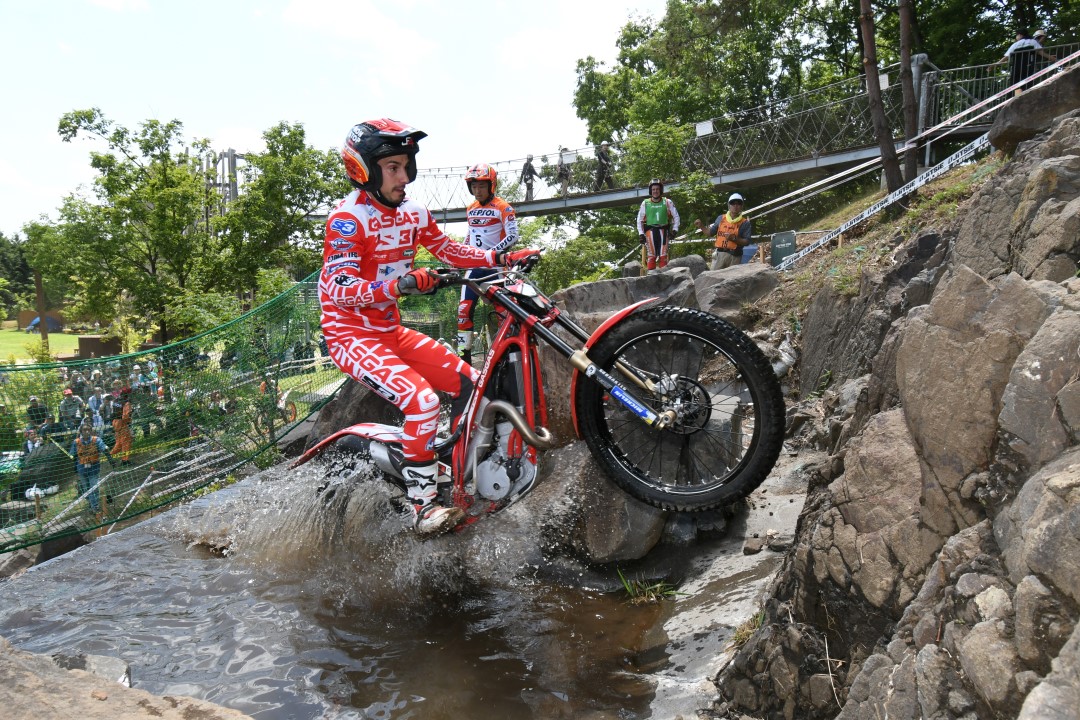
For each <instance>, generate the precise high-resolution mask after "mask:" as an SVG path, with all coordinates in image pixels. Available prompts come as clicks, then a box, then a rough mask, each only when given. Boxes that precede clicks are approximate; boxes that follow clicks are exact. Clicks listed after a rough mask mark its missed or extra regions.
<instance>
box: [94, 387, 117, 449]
mask: <svg viewBox="0 0 1080 720" xmlns="http://www.w3.org/2000/svg"><path fill="white" fill-rule="evenodd" d="M115 409H116V401H115V400H113V397H112V395H105V396H103V397H102V398H101V407H100V408H98V415H100V416H101V426H102V429H101V439H102V440H104V441H105V443H106V444H107V445H112V444H113V443H114V442H115V441H116V433H115V432H114V431H113V424H112V420H113V414H114V413H115Z"/></svg>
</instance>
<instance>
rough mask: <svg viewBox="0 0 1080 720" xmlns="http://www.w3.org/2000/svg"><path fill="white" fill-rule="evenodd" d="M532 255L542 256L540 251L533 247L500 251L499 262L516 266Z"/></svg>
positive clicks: (504, 265) (505, 265) (508, 265)
mask: <svg viewBox="0 0 1080 720" xmlns="http://www.w3.org/2000/svg"><path fill="white" fill-rule="evenodd" d="M531 257H540V251H539V250H534V249H532V248H526V249H524V250H510V251H507V252H504V253H499V257H498V258H497V259H498V263H499V264H500V265H502V266H503V267H514V266H515V265H517V264H518V263H519V262H523V261H524V260H526V259H528V258H531Z"/></svg>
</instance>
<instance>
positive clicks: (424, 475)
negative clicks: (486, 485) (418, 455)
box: [402, 461, 465, 535]
mask: <svg viewBox="0 0 1080 720" xmlns="http://www.w3.org/2000/svg"><path fill="white" fill-rule="evenodd" d="M402 474H403V475H404V476H405V477H404V480H405V490H406V492H407V493H408V495H409V502H410V503H411V504H412V508H413V527H414V528H415V529H416V532H417V533H418V534H420V535H438V534H439V533H444V532H446V531H447V530H450V529H451V528H453V527H454V526H455V525H457V524H458V523H459V522H461V520H462V519H463V518H464V517H465V513H464V512H463V511H462V509H461V508H458V507H449V508H447V507H442V506H441V505H438V504H436V503H435V497H436V495H437V489H438V488H437V484H438V481H439V463H438V462H436V461H432V462H430V463H424V464H422V465H406V466H405V467H403V468H402Z"/></svg>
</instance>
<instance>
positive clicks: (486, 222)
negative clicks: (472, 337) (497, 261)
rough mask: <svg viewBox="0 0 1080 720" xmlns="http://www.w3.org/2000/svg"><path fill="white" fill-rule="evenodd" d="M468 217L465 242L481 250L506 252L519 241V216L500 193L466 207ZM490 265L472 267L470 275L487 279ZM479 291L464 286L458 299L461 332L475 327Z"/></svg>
mask: <svg viewBox="0 0 1080 720" xmlns="http://www.w3.org/2000/svg"><path fill="white" fill-rule="evenodd" d="M465 219H466V221H467V222H468V223H469V234H468V235H467V236H466V239H465V242H467V243H468V244H469V245H472V246H473V247H476V248H480V249H481V250H494V251H495V252H497V253H500V252H505V251H506V250H509V249H510V248H512V247H513V246H514V244H515V243H516V242H517V241H518V226H517V217H516V216H515V215H514V208H512V207H510V203H508V202H506V201H505V200H503V199H502V198H500V197H493V198H491V199H490V200H488V201H487V202H486V203H484V204H482V205H481V204H480V202H479V201H477V202H474V203H473V204H472V205H469V207H468V208H466V210H465ZM492 273H493V271H492V270H491V269H490V268H487V269H484V270H470V271H469V277H470V278H472V279H474V280H484V279H486V278H488V277H490V276H491V275H492ZM476 300H477V294H476V293H475V292H474V291H473V290H472V289H471V288H469V287H468V286H466V285H462V286H461V302H459V303H458V319H457V324H458V333H459V334H460V333H462V332H467V331H470V330H472V329H473V310H474V309H475V308H476Z"/></svg>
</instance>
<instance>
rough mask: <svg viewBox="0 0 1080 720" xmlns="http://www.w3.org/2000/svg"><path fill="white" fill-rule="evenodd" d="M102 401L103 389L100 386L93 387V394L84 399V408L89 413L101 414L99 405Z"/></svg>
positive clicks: (103, 398) (103, 397) (103, 396)
mask: <svg viewBox="0 0 1080 720" xmlns="http://www.w3.org/2000/svg"><path fill="white" fill-rule="evenodd" d="M104 400H105V391H104V389H102V387H101V386H100V385H95V386H94V392H92V393H90V397H88V398H86V407H88V408H89V409H90V412H101V403H102V402H104Z"/></svg>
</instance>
